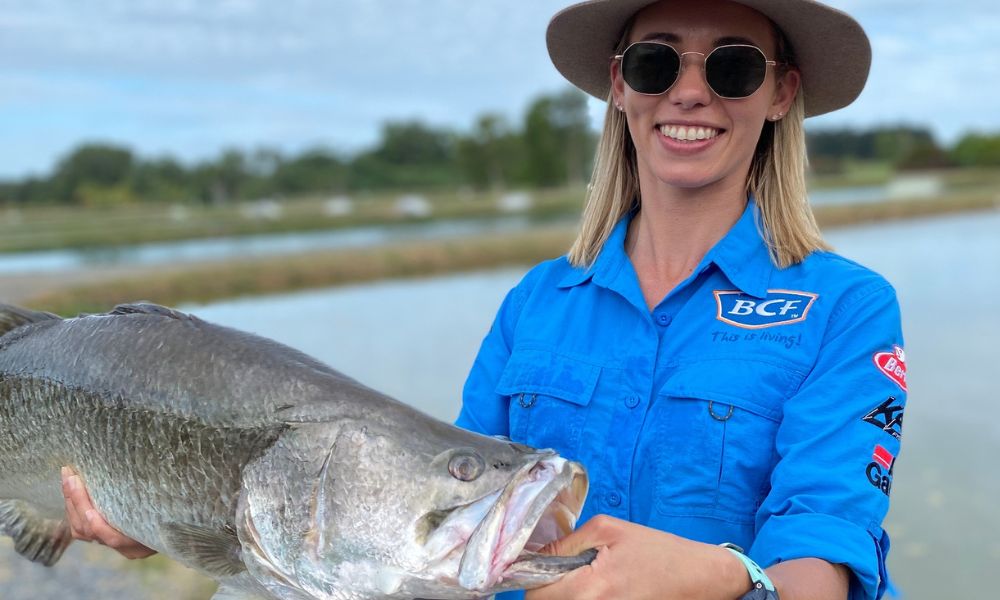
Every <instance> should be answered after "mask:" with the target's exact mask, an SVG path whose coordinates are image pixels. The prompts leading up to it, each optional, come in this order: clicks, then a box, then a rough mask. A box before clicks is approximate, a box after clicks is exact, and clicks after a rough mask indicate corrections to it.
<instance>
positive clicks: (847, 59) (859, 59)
mask: <svg viewBox="0 0 1000 600" xmlns="http://www.w3.org/2000/svg"><path fill="white" fill-rule="evenodd" d="M732 1H733V2H736V3H737V4H744V5H746V6H749V7H750V8H753V9H754V10H756V11H757V12H759V13H761V14H762V15H764V16H765V17H767V18H769V19H770V20H771V21H772V22H773V23H774V24H775V25H776V26H777V27H778V29H780V30H781V32H782V33H783V34H784V35H785V38H786V39H787V40H788V42H789V44H791V46H792V52H793V55H794V57H795V64H796V66H797V67H798V68H799V70H800V71H801V72H802V87H801V89H800V93H801V94H803V96H804V101H805V112H806V116H807V117H812V116H815V115H821V114H823V113H828V112H830V111H833V110H837V109H838V108H843V107H844V106H847V105H848V104H850V103H851V102H853V101H854V99H855V98H857V97H858V95H859V94H861V90H862V89H864V87H865V81H867V79H868V70H869V69H870V67H871V59H872V49H871V44H870V43H869V41H868V36H867V35H865V31H864V29H862V27H861V25H860V24H859V23H858V22H857V21H855V20H854V19H853V18H852V17H851V16H850V15H848V14H846V13H844V12H841V11H839V10H837V9H835V8H832V7H829V6H826V5H825V4H820V3H819V2H813V1H812V0H732ZM655 3H656V0H589V1H588V2H580V3H578V4H574V5H572V6H570V7H568V8H565V9H563V10H562V11H560V12H559V13H557V14H556V16H554V17H552V21H551V22H550V23H549V29H548V32H547V34H546V42H547V44H548V47H549V56H550V57H551V58H552V63H553V64H554V65H555V66H556V69H558V70H559V72H560V73H562V74H563V76H564V77H565V78H566V79H568V80H569V81H570V83H572V84H573V85H575V86H577V87H579V88H580V89H582V90H583V91H585V92H587V93H588V94H590V95H592V96H595V97H597V98H599V99H600V100H606V99H607V97H608V94H609V93H610V91H611V79H610V76H609V70H608V66H609V61H610V59H611V55H612V54H614V49H615V46H616V45H617V44H618V41H619V40H620V39H621V36H622V34H623V33H624V29H625V24H626V23H627V22H628V20H629V19H630V18H631V17H632V15H634V14H635V13H637V12H639V11H640V10H642V9H643V8H645V7H646V6H649V5H650V4H655Z"/></svg>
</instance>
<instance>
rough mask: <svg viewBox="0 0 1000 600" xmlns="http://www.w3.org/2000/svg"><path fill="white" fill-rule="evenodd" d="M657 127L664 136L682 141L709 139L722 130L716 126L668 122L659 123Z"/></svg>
mask: <svg viewBox="0 0 1000 600" xmlns="http://www.w3.org/2000/svg"><path fill="white" fill-rule="evenodd" d="M658 129H659V131H660V133H662V134H663V135H664V136H665V137H668V138H670V139H672V140H678V141H682V142H693V141H698V140H710V139H712V138H714V137H716V136H718V135H719V134H720V133H722V131H723V130H721V129H719V128H717V127H709V126H703V125H671V124H669V123H668V124H664V125H660V126H659V127H658Z"/></svg>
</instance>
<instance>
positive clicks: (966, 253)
mask: <svg viewBox="0 0 1000 600" xmlns="http://www.w3.org/2000/svg"><path fill="white" fill-rule="evenodd" d="M998 232H1000V213H997V212H993V213H982V214H966V215H957V216H948V217H941V218H936V219H932V220H923V221H910V222H900V223H894V224H880V225H874V226H865V227H856V228H851V229H839V230H835V231H834V232H832V233H831V234H830V235H829V238H830V241H831V242H832V243H833V244H834V245H835V246H836V247H837V249H838V251H840V252H841V253H842V254H844V255H846V256H848V257H849V258H852V259H854V260H857V261H858V262H860V263H862V264H865V265H867V266H869V267H871V268H873V269H875V270H876V271H879V272H880V273H882V274H883V275H885V276H886V277H887V278H888V279H889V280H890V281H891V282H892V283H893V284H894V286H895V287H896V289H897V292H898V295H899V299H900V304H901V306H902V310H903V318H904V332H905V336H906V350H907V363H908V368H909V374H908V377H909V379H908V385H909V388H910V401H909V406H908V407H907V411H906V425H905V430H904V433H905V435H904V439H903V442H904V443H903V452H902V454H901V456H900V459H899V462H898V465H897V467H896V472H895V478H894V484H893V486H894V487H893V507H892V511H891V513H890V515H889V518H888V521H887V528H888V530H889V531H890V534H891V535H892V537H893V549H892V553H891V555H890V571H891V573H892V574H893V578H894V579H895V581H896V583H897V584H898V585H899V587H900V589H901V590H902V591H903V597H904V598H907V599H915V600H923V599H928V600H930V599H932V598H934V599H936V598H994V597H997V596H998V595H1000V594H997V593H996V592H995V584H993V577H992V576H991V575H992V571H993V570H994V569H995V565H997V564H1000V541H998V540H1000V517H998V510H997V508H996V506H997V502H996V498H997V497H1000V470H998V469H996V467H995V465H994V464H993V457H995V456H998V455H1000V423H998V421H995V420H994V419H993V416H994V414H995V401H994V398H995V396H996V393H995V392H994V386H993V385H992V382H991V380H990V378H989V375H988V374H989V373H991V370H992V369H995V368H996V367H995V362H996V361H995V358H994V356H995V348H996V347H997V342H998V341H1000V316H998V314H997V311H996V301H995V299H996V298H997V297H998V296H1000V269H998V268H997V266H996V265H997V263H998V261H1000V235H998ZM523 272H524V269H504V270H499V271H489V272H480V273H472V274H461V275H454V276H447V277H436V278H432V279H424V280H416V281H389V282H381V283H374V284H365V285H358V286H351V287H342V288H335V289H327V290H318V291H312V292H304V293H296V294H285V295H278V296H268V297H258V298H250V299H244V300H236V301H230V302H220V303H214V304H211V305H207V306H187V307H185V308H186V309H187V310H191V311H193V312H196V313H197V314H198V315H199V316H200V317H202V318H204V319H206V320H210V321H213V322H217V323H220V324H225V325H230V326H233V327H237V328H240V329H244V330H247V331H253V332H256V333H258V334H261V335H265V336H267V337H271V338H274V339H277V340H279V341H282V342H284V343H287V344H290V345H292V346H295V347H297V348H299V349H301V350H303V351H305V352H307V353H309V354H311V355H313V356H316V357H317V358H319V359H320V360H323V361H324V362H327V363H329V364H331V365H334V366H335V367H336V368H338V369H340V370H342V371H344V372H345V373H348V374H350V375H351V376H353V377H355V378H357V379H359V380H360V381H362V382H364V383H367V384H369V385H371V386H373V387H376V388H378V389H380V390H382V391H384V392H386V393H388V394H390V395H392V396H395V397H397V398H399V399H401V400H404V401H406V402H409V403H412V404H414V405H416V406H419V407H421V408H422V409H423V410H425V411H427V412H429V413H430V414H432V415H434V416H437V417H438V418H441V419H445V420H451V419H453V418H454V416H455V414H456V413H457V410H458V406H459V404H458V403H459V399H460V397H461V386H462V383H463V381H464V378H465V375H466V373H467V371H468V369H469V367H470V366H471V363H472V360H473V358H474V355H475V353H476V351H477V349H478V346H479V343H480V341H481V339H482V337H483V336H484V335H485V334H486V331H487V329H488V328H489V326H490V322H491V320H492V318H493V314H494V313H495V311H496V309H497V308H498V307H499V305H500V302H501V301H502V299H503V296H504V294H505V293H506V291H507V290H508V289H509V288H510V287H512V286H513V285H515V284H516V283H517V281H518V279H519V278H520V276H521V275H522V273H523ZM77 546H78V545H77ZM5 552H6V553H7V554H10V551H9V550H7V549H5V548H4V547H3V546H0V556H3V555H4V553H5ZM70 552H79V550H78V548H76V547H72V548H70ZM67 558H70V559H75V556H68V557H67ZM19 560H20V559H18V558H14V557H12V558H0V567H3V566H5V565H6V567H7V568H8V569H10V568H17V567H15V565H16V564H19V563H17V562H16V561H19ZM64 561H65V559H64ZM65 562H69V561H65ZM123 562H124V561H123ZM71 564H75V563H71ZM65 566H66V565H63V564H60V565H59V567H58V568H57V569H55V570H53V571H50V572H48V573H51V575H50V574H48V573H46V574H44V575H43V574H42V573H43V572H44V570H43V569H41V568H35V567H34V566H32V565H28V566H27V567H22V568H21V569H22V570H21V571H19V572H23V573H30V574H35V573H37V574H36V575H32V577H34V578H36V579H37V580H38V581H41V582H50V581H51V580H52V577H53V576H58V575H59V573H61V572H64V567H65ZM0 575H2V569H0ZM91 579H93V577H81V576H78V575H70V576H69V579H68V581H69V582H71V584H72V585H73V586H74V587H80V586H81V585H84V583H81V582H84V581H85V580H86V581H89V580H91ZM53 585H54V584H53ZM67 585H69V584H67ZM26 587H27V586H26V584H24V583H23V580H22V581H21V582H20V583H18V584H17V585H15V586H11V590H14V589H16V590H21V589H24V588H26ZM84 589H85V590H89V589H91V588H84ZM88 593H89V592H88V591H84V592H82V593H81V594H79V595H77V596H75V597H76V598H78V599H79V600H84V599H87V600H90V599H91V598H101V597H105V596H104V595H102V593H100V592H97V591H94V592H92V593H89V595H88ZM0 596H2V597H3V598H5V599H6V598H8V597H10V594H9V591H8V590H4V587H3V577H0ZM27 597H29V596H24V598H27ZM31 597H37V596H31Z"/></svg>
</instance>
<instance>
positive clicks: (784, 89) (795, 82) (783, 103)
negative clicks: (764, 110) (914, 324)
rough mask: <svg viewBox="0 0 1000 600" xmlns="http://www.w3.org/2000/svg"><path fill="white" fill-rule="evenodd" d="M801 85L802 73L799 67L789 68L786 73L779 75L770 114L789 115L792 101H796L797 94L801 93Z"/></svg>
mask: <svg viewBox="0 0 1000 600" xmlns="http://www.w3.org/2000/svg"><path fill="white" fill-rule="evenodd" d="M801 85H802V74H801V73H800V72H799V70H798V69H788V70H787V71H786V72H785V73H784V75H782V76H781V77H778V78H777V84H776V85H775V87H774V96H772V98H771V107H770V109H769V112H768V114H769V115H778V114H780V115H787V114H788V109H789V108H791V106H792V102H794V101H795V95H796V94H797V93H799V88H800V86H801Z"/></svg>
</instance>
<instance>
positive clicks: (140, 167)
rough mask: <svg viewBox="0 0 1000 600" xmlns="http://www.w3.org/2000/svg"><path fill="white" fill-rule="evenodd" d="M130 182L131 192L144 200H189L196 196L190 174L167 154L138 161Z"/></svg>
mask: <svg viewBox="0 0 1000 600" xmlns="http://www.w3.org/2000/svg"><path fill="white" fill-rule="evenodd" d="M131 182H132V184H131V187H132V193H133V194H134V195H135V196H137V197H138V198H139V199H140V200H144V201H154V202H189V201H191V200H193V199H194V198H195V196H196V190H195V189H194V182H193V181H192V177H191V174H190V173H188V171H187V169H185V168H184V166H183V165H181V164H180V163H179V162H177V161H176V160H174V159H173V158H170V157H167V156H164V157H162V158H158V159H154V160H147V161H141V162H139V163H138V164H137V165H136V166H135V168H133V170H132V177H131Z"/></svg>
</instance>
